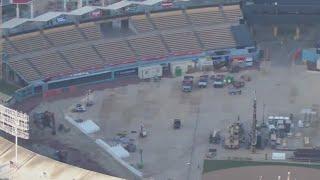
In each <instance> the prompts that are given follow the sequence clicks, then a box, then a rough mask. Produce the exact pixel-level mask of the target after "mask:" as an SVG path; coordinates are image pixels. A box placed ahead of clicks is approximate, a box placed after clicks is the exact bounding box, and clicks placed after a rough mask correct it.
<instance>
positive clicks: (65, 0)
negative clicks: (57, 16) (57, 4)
mask: <svg viewBox="0 0 320 180" xmlns="http://www.w3.org/2000/svg"><path fill="white" fill-rule="evenodd" d="M63 10H64V11H67V0H63Z"/></svg>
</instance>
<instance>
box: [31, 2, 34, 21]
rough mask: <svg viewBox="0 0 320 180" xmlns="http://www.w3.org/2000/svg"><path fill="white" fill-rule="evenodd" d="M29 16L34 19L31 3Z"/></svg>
mask: <svg viewBox="0 0 320 180" xmlns="http://www.w3.org/2000/svg"><path fill="white" fill-rule="evenodd" d="M30 16H31V18H34V10H33V1H30Z"/></svg>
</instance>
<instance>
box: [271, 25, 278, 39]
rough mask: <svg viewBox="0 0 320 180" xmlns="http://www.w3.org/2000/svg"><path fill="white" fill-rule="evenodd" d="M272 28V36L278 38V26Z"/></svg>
mask: <svg viewBox="0 0 320 180" xmlns="http://www.w3.org/2000/svg"><path fill="white" fill-rule="evenodd" d="M272 28H273V36H274V37H278V26H272Z"/></svg>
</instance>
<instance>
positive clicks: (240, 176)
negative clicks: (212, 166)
mask: <svg viewBox="0 0 320 180" xmlns="http://www.w3.org/2000/svg"><path fill="white" fill-rule="evenodd" d="M288 172H290V179H291V180H319V179H320V170H318V169H311V168H302V167H289V166H250V167H240V168H231V169H224V170H219V171H213V172H209V173H206V174H204V175H203V177H202V180H215V179H218V180H232V179H237V180H257V179H260V180H278V177H279V176H280V177H281V178H280V179H281V180H286V179H288Z"/></svg>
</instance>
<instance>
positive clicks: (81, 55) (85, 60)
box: [62, 46, 103, 70]
mask: <svg viewBox="0 0 320 180" xmlns="http://www.w3.org/2000/svg"><path fill="white" fill-rule="evenodd" d="M62 54H63V55H64V56H65V57H66V58H67V60H68V61H69V62H70V63H71V65H72V67H73V68H74V69H76V70H87V69H94V68H98V67H101V66H102V65H103V62H102V60H101V59H100V58H99V56H98V54H97V53H96V52H95V51H94V50H93V48H92V47H91V46H84V47H79V48H75V49H68V50H65V51H62Z"/></svg>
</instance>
